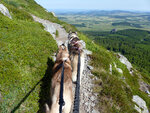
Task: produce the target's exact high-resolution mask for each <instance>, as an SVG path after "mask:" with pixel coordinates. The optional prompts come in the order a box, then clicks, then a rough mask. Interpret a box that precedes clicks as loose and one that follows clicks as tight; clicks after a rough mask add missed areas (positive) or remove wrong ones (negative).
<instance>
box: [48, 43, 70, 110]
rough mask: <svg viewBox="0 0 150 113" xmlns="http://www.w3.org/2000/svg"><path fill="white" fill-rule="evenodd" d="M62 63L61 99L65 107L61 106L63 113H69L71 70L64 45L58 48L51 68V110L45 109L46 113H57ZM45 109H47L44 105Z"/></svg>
mask: <svg viewBox="0 0 150 113" xmlns="http://www.w3.org/2000/svg"><path fill="white" fill-rule="evenodd" d="M63 61H64V91H63V97H64V101H65V105H64V106H63V112H64V113H69V112H70V110H71V106H72V102H73V94H72V79H71V77H72V68H71V62H70V60H69V53H68V50H67V48H66V47H65V46H64V45H61V46H60V47H59V52H58V54H57V57H56V61H55V64H54V67H53V77H52V83H51V99H52V105H51V110H49V109H48V108H47V113H59V94H60V82H61V72H62V62H63ZM46 107H48V106H47V105H46Z"/></svg>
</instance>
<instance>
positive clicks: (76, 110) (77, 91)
mask: <svg viewBox="0 0 150 113" xmlns="http://www.w3.org/2000/svg"><path fill="white" fill-rule="evenodd" d="M79 106H80V51H79V54H78V71H77V84H76V89H75V99H74V108H73V113H79Z"/></svg>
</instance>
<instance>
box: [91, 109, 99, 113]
mask: <svg viewBox="0 0 150 113" xmlns="http://www.w3.org/2000/svg"><path fill="white" fill-rule="evenodd" d="M92 113H100V112H99V111H97V110H95V109H94V110H93V111H92Z"/></svg>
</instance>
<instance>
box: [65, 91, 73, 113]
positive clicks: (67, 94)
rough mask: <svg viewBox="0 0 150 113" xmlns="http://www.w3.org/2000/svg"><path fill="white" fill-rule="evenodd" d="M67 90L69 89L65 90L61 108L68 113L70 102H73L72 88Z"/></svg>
mask: <svg viewBox="0 0 150 113" xmlns="http://www.w3.org/2000/svg"><path fill="white" fill-rule="evenodd" d="M67 90H69V91H66V92H65V95H64V101H65V106H64V109H63V110H64V113H70V111H71V106H72V102H73V94H72V90H70V89H69V88H68V89H67Z"/></svg>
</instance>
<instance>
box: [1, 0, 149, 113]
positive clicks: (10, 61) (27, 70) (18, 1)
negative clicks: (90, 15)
mask: <svg viewBox="0 0 150 113" xmlns="http://www.w3.org/2000/svg"><path fill="white" fill-rule="evenodd" d="M4 1H5V2H4ZM14 1H15V2H14ZM2 2H3V3H4V4H5V5H6V6H7V7H8V8H9V10H10V11H11V12H12V13H11V15H13V20H10V19H8V18H7V17H5V16H3V15H2V14H0V24H1V25H0V26H1V28H0V29H1V32H0V33H1V34H0V43H1V44H0V46H1V47H0V52H1V54H0V64H1V65H0V83H1V84H0V92H1V93H2V96H3V100H4V101H3V102H2V104H1V106H0V107H1V109H0V110H1V112H2V113H3V112H4V113H5V112H10V111H11V110H14V107H16V106H17V105H18V104H19V102H20V101H21V100H23V99H24V97H25V96H28V92H29V91H31V90H32V88H34V86H36V83H38V82H39V81H40V80H41V78H42V77H44V74H45V71H46V69H47V65H46V63H47V58H48V57H49V56H50V55H51V54H52V53H53V52H54V51H56V43H55V41H54V40H53V39H52V37H51V36H50V35H49V34H48V33H47V32H45V31H44V30H43V26H41V25H40V24H38V23H35V22H33V20H32V18H31V17H30V15H29V12H30V13H33V14H35V15H36V16H39V17H41V18H44V19H49V20H51V21H53V22H57V23H60V24H62V25H63V26H64V27H65V28H66V30H67V31H69V30H76V29H75V28H74V27H72V26H70V25H68V24H66V23H64V22H61V21H59V20H58V19H56V18H55V17H53V16H52V15H51V13H47V12H45V10H44V9H43V8H42V7H41V6H39V5H37V4H36V3H35V2H33V1H32V0H26V1H25V0H13V2H11V3H10V2H9V3H8V2H7V1H6V0H3V1H2ZM29 3H30V4H29ZM20 6H21V7H23V9H18V8H19V7H20ZM16 8H17V9H16ZM37 9H38V10H37ZM18 15H24V16H18ZM21 17H22V18H21ZM79 37H80V38H81V39H83V40H84V41H85V42H86V45H87V49H89V50H91V51H93V55H92V56H91V58H92V62H91V64H92V65H93V66H94V67H95V69H94V70H93V73H94V74H95V75H96V76H97V77H99V79H100V80H102V85H101V83H100V80H99V81H95V82H96V84H97V86H96V87H95V91H96V92H98V93H99V99H100V102H99V109H100V110H102V111H103V112H107V113H110V112H120V113H121V112H122V113H123V112H129V113H130V112H132V113H133V112H135V110H134V109H133V107H134V106H133V103H132V101H131V99H132V95H133V94H140V96H141V97H143V98H144V100H147V101H146V102H147V103H148V106H149V105H150V103H149V102H150V101H149V99H148V96H147V95H145V94H143V93H142V92H140V91H139V90H138V88H139V86H138V84H137V75H136V74H135V76H134V77H132V76H130V75H129V72H128V70H127V69H126V67H125V66H124V65H122V64H121V63H120V62H119V61H118V59H117V58H116V56H115V55H113V53H111V52H108V51H107V50H106V49H104V48H102V47H100V46H98V45H96V44H94V43H92V41H91V40H89V39H88V38H87V37H86V36H84V35H83V34H80V33H79ZM113 62H116V64H117V66H118V67H119V68H121V69H123V71H124V74H123V75H121V74H119V73H118V72H117V71H116V70H115V69H114V66H113V69H114V70H113V75H110V74H109V64H113ZM50 65H51V64H50ZM122 76H126V78H127V79H126V82H124V81H123V80H122V79H121V77H122ZM126 83H127V84H129V85H130V86H131V88H129V87H127V85H126ZM40 90H41V88H40V85H39V84H38V85H37V86H36V87H35V89H33V91H32V92H31V94H30V95H29V96H28V98H26V99H25V101H23V102H22V103H21V106H19V108H18V109H17V112H30V113H34V112H37V111H38V110H39V103H38V101H39V99H40V95H39V93H40Z"/></svg>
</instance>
